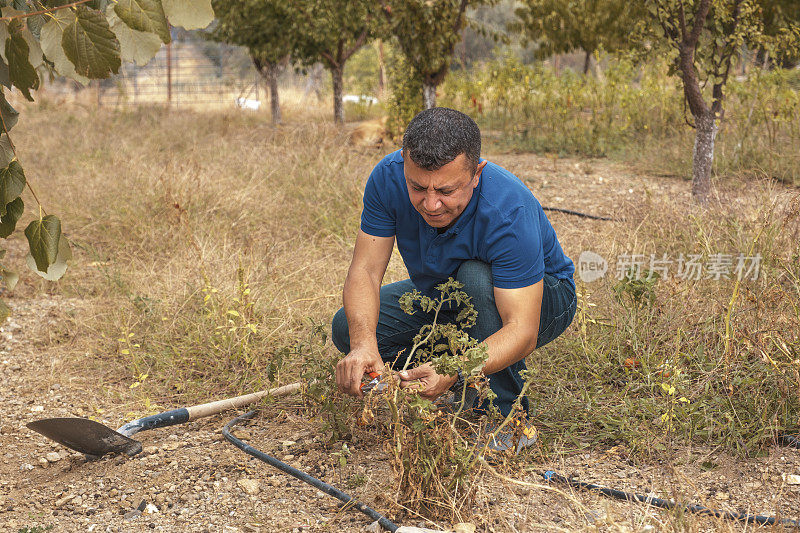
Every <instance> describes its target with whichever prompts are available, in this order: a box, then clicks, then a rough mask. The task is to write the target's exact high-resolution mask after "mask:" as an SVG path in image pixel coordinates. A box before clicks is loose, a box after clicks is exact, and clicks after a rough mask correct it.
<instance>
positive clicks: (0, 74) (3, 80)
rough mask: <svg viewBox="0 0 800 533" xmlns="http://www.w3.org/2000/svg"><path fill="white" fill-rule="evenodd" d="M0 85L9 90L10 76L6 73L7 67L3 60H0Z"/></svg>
mask: <svg viewBox="0 0 800 533" xmlns="http://www.w3.org/2000/svg"><path fill="white" fill-rule="evenodd" d="M0 85H4V86H6V87H8V88H9V89H10V88H11V75H10V73H9V72H8V65H6V62H5V61H3V60H0Z"/></svg>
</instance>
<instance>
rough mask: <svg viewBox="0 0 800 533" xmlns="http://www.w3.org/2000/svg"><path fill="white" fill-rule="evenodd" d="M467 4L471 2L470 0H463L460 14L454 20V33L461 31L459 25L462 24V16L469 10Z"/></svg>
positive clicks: (459, 10)
mask: <svg viewBox="0 0 800 533" xmlns="http://www.w3.org/2000/svg"><path fill="white" fill-rule="evenodd" d="M467 4H469V0H461V5H460V6H458V15H457V16H456V20H455V21H454V22H453V33H458V32H459V28H458V27H459V26H460V25H461V18H462V17H463V16H464V13H465V12H466V10H467Z"/></svg>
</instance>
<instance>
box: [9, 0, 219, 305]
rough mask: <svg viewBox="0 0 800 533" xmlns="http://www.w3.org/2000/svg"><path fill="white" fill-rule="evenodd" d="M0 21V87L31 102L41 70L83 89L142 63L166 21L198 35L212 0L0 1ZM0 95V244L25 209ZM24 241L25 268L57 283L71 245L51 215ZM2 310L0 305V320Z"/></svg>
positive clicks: (163, 35)
mask: <svg viewBox="0 0 800 533" xmlns="http://www.w3.org/2000/svg"><path fill="white" fill-rule="evenodd" d="M0 16H2V19H3V20H0V84H2V85H3V86H5V87H8V88H9V89H10V88H11V87H17V89H19V90H20V92H21V93H22V94H23V95H24V96H25V98H27V99H28V100H31V101H32V100H33V97H32V95H31V90H36V89H38V88H39V84H40V79H39V75H38V74H37V69H38V68H39V67H41V66H42V65H43V64H44V65H45V69H47V70H48V71H51V69H52V70H55V72H56V73H58V74H59V75H61V76H66V77H69V78H72V79H74V80H76V81H78V82H80V83H83V84H86V83H88V81H89V79H103V78H108V77H109V76H111V75H112V74H116V73H117V72H118V71H119V69H120V67H121V65H122V60H123V59H124V60H130V61H135V62H136V63H138V64H140V65H144V64H145V63H147V62H148V61H149V60H150V59H152V57H153V56H155V55H156V53H157V52H158V50H159V48H160V47H161V43H162V41H163V42H164V43H169V42H170V40H171V39H170V23H171V24H173V25H176V26H183V27H184V28H186V29H196V28H202V27H205V26H207V25H208V24H210V23H211V22H212V21H213V20H214V12H213V10H212V8H211V0H164V1H163V2H162V0H114V1H113V2H109V1H108V0H89V1H85V2H73V1H72V0H41V1H39V2H31V1H30V0H0ZM168 21H169V22H168ZM5 96H6V95H5V94H4V93H3V91H2V89H0V124H1V125H2V127H0V238H7V237H9V236H10V235H11V234H12V233H13V232H14V231H15V229H16V226H17V223H18V222H19V220H20V218H21V216H22V214H23V212H24V210H25V205H24V203H23V201H22V199H21V198H20V194H21V193H22V191H23V190H24V188H25V186H26V179H25V173H24V172H23V170H22V166H21V165H20V164H19V161H17V159H16V154H15V151H14V147H13V144H12V143H11V140H10V139H9V137H8V131H9V130H11V128H13V127H14V125H15V124H16V123H17V120H18V118H19V113H18V112H17V110H16V109H14V108H13V107H12V106H11V105H10V104H9V102H8V101H7V100H6V97H5ZM37 203H38V200H37ZM42 212H43V209H42V206H41V205H39V213H42ZM25 236H26V237H27V239H28V245H29V247H30V256H29V258H28V263H29V265H30V266H31V268H32V269H34V270H35V271H36V272H37V273H38V274H39V275H40V276H42V277H44V278H45V279H48V280H57V279H59V278H60V277H61V276H62V275H63V274H64V272H65V271H66V268H67V261H68V260H69V259H71V257H72V252H71V250H70V246H69V242H68V241H67V239H66V238H61V221H60V220H59V219H58V218H57V217H56V216H55V215H46V216H44V217H40V218H38V219H36V220H34V221H33V222H31V223H30V224H29V225H28V227H27V228H26V229H25ZM0 258H2V251H0ZM0 278H2V279H3V280H4V281H5V282H6V283H7V284H8V285H9V287H13V285H14V284H15V283H16V280H17V279H18V276H17V275H16V274H15V273H13V272H11V271H9V270H7V269H6V268H5V267H4V266H3V265H0ZM2 309H3V307H2V301H0V320H2V314H3V311H2Z"/></svg>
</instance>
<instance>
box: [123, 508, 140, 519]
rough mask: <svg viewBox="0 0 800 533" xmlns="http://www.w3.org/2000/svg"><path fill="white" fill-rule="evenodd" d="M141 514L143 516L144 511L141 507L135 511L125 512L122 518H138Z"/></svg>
mask: <svg viewBox="0 0 800 533" xmlns="http://www.w3.org/2000/svg"><path fill="white" fill-rule="evenodd" d="M140 516H142V512H141V511H140V510H139V509H134V510H133V511H128V512H127V513H125V514H124V515H123V516H122V518H123V519H125V520H136V519H137V518H139V517H140Z"/></svg>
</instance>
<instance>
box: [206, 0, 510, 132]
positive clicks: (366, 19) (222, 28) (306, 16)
mask: <svg viewBox="0 0 800 533" xmlns="http://www.w3.org/2000/svg"><path fill="white" fill-rule="evenodd" d="M497 1H498V0H380V1H375V0H350V1H348V2H342V1H340V0H294V1H292V2H285V1H283V0H213V2H212V3H213V6H214V11H215V13H216V15H217V19H218V25H217V26H216V28H215V29H214V31H213V32H212V36H213V37H214V38H215V39H218V40H220V41H224V42H227V43H230V44H236V45H240V46H244V47H247V49H248V50H249V52H250V56H251V57H252V59H253V63H254V64H255V65H256V68H257V69H258V70H259V72H261V73H262V74H263V75H264V77H265V78H266V80H267V83H268V85H269V87H270V100H271V109H272V119H273V121H275V122H280V120H281V115H280V103H279V97H278V90H277V72H278V71H279V70H280V69H281V68H282V67H283V66H285V65H287V64H288V63H289V61H290V59H291V61H292V62H294V64H295V65H296V66H298V67H299V68H305V67H308V66H309V65H311V64H314V63H322V64H323V65H324V66H325V68H326V69H327V70H328V71H330V73H331V81H332V85H333V109H334V112H333V116H334V120H335V121H336V122H343V121H344V108H343V106H342V94H343V82H342V80H343V75H344V66H345V63H346V62H347V60H348V59H350V58H351V57H352V56H353V54H354V53H356V52H357V51H358V50H359V49H360V48H361V47H363V46H364V45H366V44H367V43H369V42H370V41H373V40H375V39H391V40H393V42H394V43H395V44H396V45H397V47H398V48H399V49H400V50H401V51H402V53H403V54H404V56H405V58H406V60H407V62H408V65H409V66H410V67H411V69H413V73H409V74H410V75H414V76H418V77H419V78H420V79H421V81H422V86H423V94H424V103H425V106H426V107H433V106H435V105H436V87H437V86H438V85H439V84H440V83H441V82H442V81H443V80H444V78H445V76H446V75H447V72H448V71H449V70H450V62H451V60H452V57H453V51H454V50H455V47H456V44H458V42H459V41H460V40H461V34H462V30H463V29H464V28H465V27H466V25H467V16H466V13H467V9H468V8H470V7H477V6H480V5H492V4H496V3H497Z"/></svg>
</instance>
